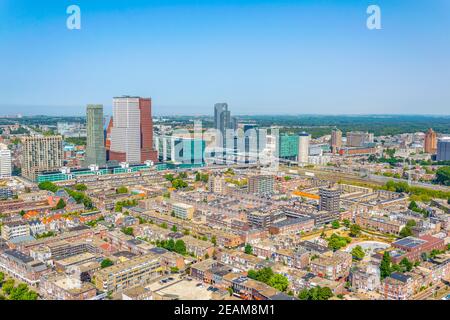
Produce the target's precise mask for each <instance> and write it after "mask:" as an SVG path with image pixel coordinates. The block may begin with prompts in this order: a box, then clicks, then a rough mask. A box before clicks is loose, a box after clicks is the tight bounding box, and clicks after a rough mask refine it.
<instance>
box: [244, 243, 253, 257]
mask: <svg viewBox="0 0 450 320" xmlns="http://www.w3.org/2000/svg"><path fill="white" fill-rule="evenodd" d="M244 252H245V253H246V254H252V253H253V247H252V246H251V245H250V244H249V243H247V244H246V245H245V248H244Z"/></svg>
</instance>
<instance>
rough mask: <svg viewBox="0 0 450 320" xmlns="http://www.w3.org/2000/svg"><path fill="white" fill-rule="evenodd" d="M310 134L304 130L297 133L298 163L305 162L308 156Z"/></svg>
mask: <svg viewBox="0 0 450 320" xmlns="http://www.w3.org/2000/svg"><path fill="white" fill-rule="evenodd" d="M310 140H311V136H310V135H309V134H307V133H306V132H302V133H300V134H299V135H298V163H299V164H307V163H308V156H309V142H310Z"/></svg>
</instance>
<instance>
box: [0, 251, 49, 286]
mask: <svg viewBox="0 0 450 320" xmlns="http://www.w3.org/2000/svg"><path fill="white" fill-rule="evenodd" d="M0 270H2V271H5V272H7V273H8V274H10V275H12V276H14V277H16V278H18V279H20V280H21V281H24V282H25V283H27V284H29V285H32V286H35V285H37V284H38V283H39V281H40V278H41V276H42V275H43V274H45V273H48V272H49V271H50V269H49V268H48V267H47V265H46V264H44V263H43V262H41V261H36V260H34V259H33V258H31V257H30V256H29V255H26V254H24V253H22V252H20V251H17V250H6V251H4V252H2V253H0Z"/></svg>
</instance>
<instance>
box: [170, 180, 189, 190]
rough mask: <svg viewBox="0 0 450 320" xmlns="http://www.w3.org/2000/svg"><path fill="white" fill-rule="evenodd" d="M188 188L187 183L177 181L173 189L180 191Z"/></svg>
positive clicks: (174, 182) (173, 183) (174, 181)
mask: <svg viewBox="0 0 450 320" xmlns="http://www.w3.org/2000/svg"><path fill="white" fill-rule="evenodd" d="M187 187H188V184H187V182H186V181H184V180H182V179H175V180H173V181H172V188H175V189H177V190H179V189H184V188H187Z"/></svg>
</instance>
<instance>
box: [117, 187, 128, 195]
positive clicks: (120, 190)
mask: <svg viewBox="0 0 450 320" xmlns="http://www.w3.org/2000/svg"><path fill="white" fill-rule="evenodd" d="M116 193H117V194H127V193H128V188H127V187H125V186H121V187H118V188H117V189H116Z"/></svg>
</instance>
